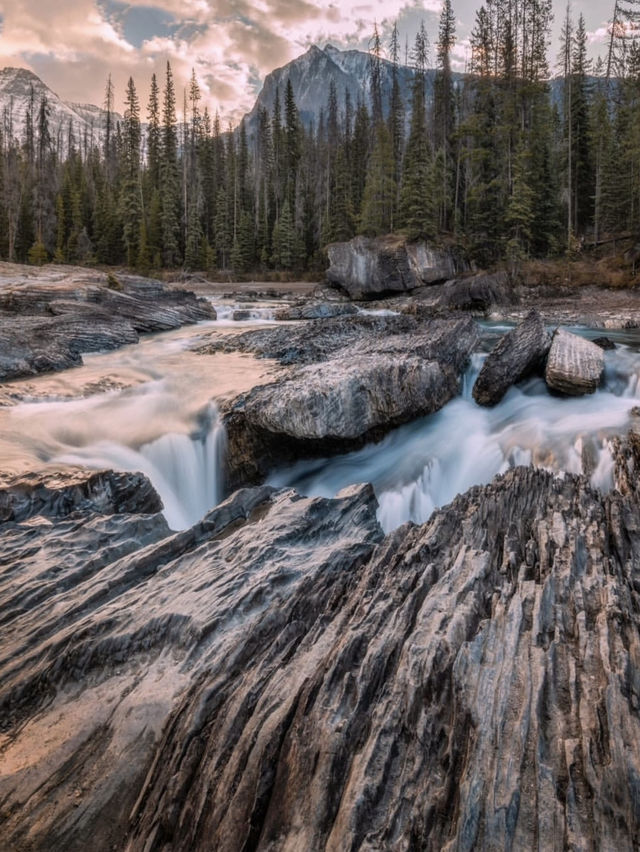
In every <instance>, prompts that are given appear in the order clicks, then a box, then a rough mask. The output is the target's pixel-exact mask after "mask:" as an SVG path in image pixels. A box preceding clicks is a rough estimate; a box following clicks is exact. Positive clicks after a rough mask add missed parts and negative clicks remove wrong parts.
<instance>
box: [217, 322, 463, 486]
mask: <svg viewBox="0 0 640 852" xmlns="http://www.w3.org/2000/svg"><path fill="white" fill-rule="evenodd" d="M478 339H479V330H478V327H477V325H476V323H475V322H474V321H473V320H472V319H471V318H469V317H462V318H458V319H455V320H453V319H449V320H432V321H420V320H417V319H416V318H414V317H407V316H393V317H360V316H356V317H337V318H334V319H329V320H316V321H312V322H309V323H307V324H305V325H304V326H301V327H300V326H297V327H295V328H288V327H274V328H271V329H265V330H261V331H256V332H255V333H252V334H245V335H237V336H234V338H233V339H229V337H227V338H226V339H225V340H224V342H223V345H224V346H225V347H226V348H229V347H237V348H238V349H240V351H249V352H253V353H256V354H260V355H266V356H267V357H272V358H277V359H278V360H280V362H281V363H282V364H286V365H291V364H295V365H296V366H295V367H294V368H293V369H290V370H289V371H288V372H287V373H286V374H285V375H282V374H280V376H279V377H278V378H277V379H276V380H275V381H274V382H271V383H270V384H267V385H261V386H259V387H256V388H254V389H253V390H252V391H251V392H250V393H248V394H242V395H240V396H239V397H237V398H236V399H234V400H231V401H229V402H228V403H227V404H226V405H225V412H224V423H225V426H226V431H227V439H228V452H227V486H228V487H229V489H233V488H237V487H239V486H240V485H246V484H254V483H257V482H260V481H261V480H262V479H263V477H264V476H266V475H267V474H268V473H269V472H270V471H271V470H272V469H273V468H274V467H276V466H278V465H280V464H284V463H289V462H291V461H294V460H296V459H298V458H300V457H307V458H311V457H317V456H326V455H329V454H334V453H337V452H346V451H348V450H351V449H356V448H357V447H360V446H362V445H363V444H364V443H366V442H367V441H372V440H378V439H380V438H381V437H382V436H383V435H384V434H386V433H387V432H389V431H390V430H391V429H393V428H394V427H396V426H399V425H400V424H402V423H407V422H409V421H410V420H413V419H415V418H417V417H420V416H423V415H426V414H430V413H432V412H434V411H437V410H438V409H439V408H441V407H442V406H443V405H445V403H447V402H448V401H449V400H450V399H451V398H452V397H453V396H455V395H456V394H457V393H458V391H459V385H460V375H461V373H462V371H463V370H464V368H465V366H466V364H467V363H468V361H469V357H470V355H471V354H472V353H473V352H474V350H475V348H476V346H477V343H478ZM216 345H217V344H216ZM205 351H209V350H208V349H207V350H205ZM298 365H299V366H298Z"/></svg>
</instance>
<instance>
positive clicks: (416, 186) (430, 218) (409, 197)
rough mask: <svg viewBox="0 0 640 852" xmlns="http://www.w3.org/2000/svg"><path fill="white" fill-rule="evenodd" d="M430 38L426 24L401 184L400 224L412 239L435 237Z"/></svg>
mask: <svg viewBox="0 0 640 852" xmlns="http://www.w3.org/2000/svg"><path fill="white" fill-rule="evenodd" d="M427 61H428V41H427V37H426V31H425V29H424V24H423V25H422V26H421V27H420V30H419V31H418V34H417V36H416V43H415V47H414V51H413V62H414V78H413V88H412V98H411V126H410V129H409V138H408V140H407V148H406V154H405V160H404V170H403V173H402V183H401V186H400V208H399V224H400V226H401V227H402V228H403V229H404V230H405V231H406V233H407V236H408V237H409V238H410V239H416V240H417V239H424V238H427V237H433V236H435V232H436V229H437V228H436V222H435V217H436V211H434V209H433V198H434V186H433V185H432V176H433V168H432V157H431V146H430V143H429V137H428V134H427V112H426V91H425V85H426V80H425V74H426V68H427Z"/></svg>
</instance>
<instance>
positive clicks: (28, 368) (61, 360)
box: [0, 267, 215, 381]
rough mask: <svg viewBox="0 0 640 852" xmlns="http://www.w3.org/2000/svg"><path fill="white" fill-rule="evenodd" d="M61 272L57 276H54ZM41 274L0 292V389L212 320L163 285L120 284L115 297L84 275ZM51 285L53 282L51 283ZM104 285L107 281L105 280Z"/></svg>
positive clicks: (198, 303) (188, 297)
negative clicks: (86, 355) (145, 336)
mask: <svg viewBox="0 0 640 852" xmlns="http://www.w3.org/2000/svg"><path fill="white" fill-rule="evenodd" d="M57 270H58V268H56V271H57ZM51 275H52V273H49V272H48V270H47V268H46V267H45V268H44V269H42V270H34V271H33V277H32V278H31V279H29V280H27V281H24V280H22V279H18V280H17V282H16V284H15V285H13V286H12V285H11V284H10V283H9V282H7V281H3V282H2V283H3V286H2V287H1V288H0V381H7V380H10V379H16V378H24V377H27V376H34V375H37V374H39V373H45V372H53V371H58V370H66V369H68V368H69V367H75V366H78V365H79V364H81V363H82V358H81V353H83V352H95V351H101V350H104V349H116V348H118V347H120V346H124V345H126V344H130V343H137V341H138V335H139V334H142V333H147V332H156V331H168V330H170V329H173V328H179V327H180V326H182V325H185V324H188V323H194V322H199V321H200V320H204V319H215V311H214V309H213V308H212V307H211V305H210V304H209V303H208V302H206V301H205V300H203V299H198V298H196V296H195V295H194V294H193V293H188V292H186V291H184V290H178V289H175V288H170V287H167V286H166V285H165V284H163V283H162V282H160V281H154V280H152V279H145V278H140V277H138V276H122V277H121V280H119V281H118V283H117V287H118V289H110V288H109V287H108V286H106V285H105V284H103V285H102V286H100V285H98V284H96V283H95V279H96V277H97V278H98V279H99V280H100V274H99V273H95V274H93V275H92V274H91V273H87V281H86V282H85V283H84V284H83V283H82V280H81V278H82V275H81V271H76V272H75V273H74V274H71V273H69V278H68V280H65V279H64V278H61V279H58V278H57V277H56V280H55V281H51V280H50V279H51ZM54 277H55V276H54ZM103 277H104V276H103Z"/></svg>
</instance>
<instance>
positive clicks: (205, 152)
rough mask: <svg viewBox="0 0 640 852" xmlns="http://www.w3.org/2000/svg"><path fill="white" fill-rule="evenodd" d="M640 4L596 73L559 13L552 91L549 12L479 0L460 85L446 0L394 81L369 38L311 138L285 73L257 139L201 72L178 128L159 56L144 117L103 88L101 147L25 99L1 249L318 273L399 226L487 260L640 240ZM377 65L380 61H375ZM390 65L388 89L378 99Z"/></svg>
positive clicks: (3, 136)
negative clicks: (355, 87) (404, 80)
mask: <svg viewBox="0 0 640 852" xmlns="http://www.w3.org/2000/svg"><path fill="white" fill-rule="evenodd" d="M639 11H640V0H617V2H616V4H615V9H614V15H613V22H612V26H611V37H610V45H609V51H608V56H607V57H606V61H604V60H598V62H597V63H596V64H595V65H594V66H592V63H591V61H590V60H589V58H588V56H587V32H586V28H585V22H584V18H583V17H582V16H580V17H579V18H578V20H577V21H574V20H573V19H572V16H571V12H570V9H569V7H567V13H566V17H565V20H564V23H563V31H562V40H561V51H560V56H559V59H558V62H559V72H560V76H559V80H558V81H555V82H553V81H550V70H551V69H550V67H549V63H548V48H549V46H550V30H551V23H552V12H551V0H486V2H485V3H484V5H482V6H481V7H480V9H479V10H478V11H477V13H476V18H475V25H474V28H473V31H472V34H471V38H470V48H471V53H470V58H469V64H468V69H467V72H466V73H465V74H464V75H459V74H454V72H453V70H452V53H453V49H454V47H455V44H456V34H455V16H454V12H453V8H452V4H451V0H445V2H444V6H443V10H442V14H441V18H440V24H439V29H438V33H437V37H436V39H435V44H434V51H433V53H434V57H433V59H435V69H436V70H435V75H434V76H433V85H432V86H430V85H428V79H429V75H428V68H429V67H430V63H431V62H432V56H431V45H430V40H429V37H428V33H427V31H426V28H425V26H424V24H422V26H421V27H420V29H419V31H418V33H417V36H416V39H415V43H414V45H413V47H412V49H411V52H410V64H411V66H412V68H413V77H412V84H411V91H410V92H408V93H407V92H402V91H401V87H400V84H399V67H400V38H399V33H398V29H397V26H396V27H394V28H393V32H392V36H391V39H390V43H389V44H388V45H387V46H386V48H385V47H384V46H383V44H382V42H381V38H380V36H379V33H378V31H377V28H376V30H375V31H374V35H373V39H372V43H371V48H370V62H369V81H368V82H369V93H370V94H369V97H368V98H367V99H366V100H365V99H360V100H359V101H357V102H356V103H353V102H352V100H351V98H350V95H349V92H348V91H347V92H345V93H340V92H338V91H337V90H336V87H335V85H333V84H331V85H330V87H329V90H328V96H327V102H326V104H325V105H324V107H323V109H322V111H321V113H320V116H319V118H318V120H317V121H316V122H315V123H314V124H313V125H311V126H305V125H304V124H303V122H302V121H301V117H300V113H299V110H298V106H297V104H296V98H295V92H294V90H293V87H292V85H291V82H290V81H288V82H287V84H286V86H285V88H284V91H279V90H278V91H276V95H275V98H274V101H273V104H272V105H271V108H270V109H266V108H261V109H260V110H259V112H258V115H257V124H256V130H255V132H254V133H251V135H250V136H249V134H248V131H247V127H246V124H245V122H244V121H242V122H241V123H240V125H239V127H238V128H236V129H235V130H234V131H231V129H228V130H226V131H223V129H222V128H221V123H220V119H219V117H218V115H217V114H216V115H215V116H213V117H212V116H211V115H210V114H209V112H208V110H207V109H206V108H205V109H202V108H201V100H202V98H201V92H200V88H199V86H198V83H197V80H196V78H195V75H192V79H191V82H190V85H189V88H188V90H187V91H186V92H185V95H184V105H183V110H182V120H181V121H180V123H179V122H178V117H177V104H176V88H175V83H174V79H173V75H172V70H171V66H170V64H167V67H166V74H165V77H164V80H163V81H162V88H161V86H160V84H159V82H158V80H157V78H156V76H155V75H154V76H153V78H152V81H151V89H150V96H149V102H148V106H147V111H146V115H145V119H146V121H145V125H144V126H143V123H142V117H141V107H140V103H139V99H138V95H137V91H136V86H135V83H134V81H133V80H132V79H130V80H129V83H128V86H127V91H126V99H125V112H124V118H123V120H116V116H115V113H114V110H113V102H114V93H113V86H112V84H111V80H109V82H108V84H107V90H106V98H105V107H106V124H105V127H104V132H103V134H102V139H101V142H100V144H96V145H88V144H87V140H86V139H84V140H81V139H77V138H76V137H75V135H74V128H73V126H72V125H70V126H69V128H68V131H67V133H66V138H64V140H61V139H60V135H58V136H57V137H56V139H54V138H52V134H51V132H50V127H49V106H48V104H47V101H46V99H45V98H43V99H42V100H41V101H40V102H39V103H36V102H35V98H34V97H33V96H32V98H31V101H30V103H29V104H28V107H27V113H26V120H25V128H24V133H23V134H22V138H20V139H17V138H14V137H13V136H12V135H11V134H10V133H8V132H6V130H5V132H2V131H1V130H0V166H1V167H0V257H2V258H3V259H8V260H12V261H13V260H15V261H23V262H24V261H29V262H32V263H43V262H47V261H49V260H56V261H60V262H71V263H74V262H82V263H88V262H96V263H100V264H109V265H111V264H113V265H121V264H126V265H127V266H129V267H132V268H135V269H139V270H141V271H145V272H146V271H149V270H151V269H162V268H169V269H175V268H180V267H182V268H185V269H188V270H207V271H215V270H229V271H233V272H234V273H239V274H241V273H246V272H249V271H257V270H269V269H274V270H291V271H296V272H300V271H303V270H311V271H313V270H317V269H321V268H323V266H324V255H323V249H324V247H325V246H326V245H327V244H328V243H330V242H333V241H339V240H347V239H350V238H351V237H353V236H355V235H357V234H365V235H371V236H375V235H379V234H387V233H399V234H403V235H405V236H406V237H408V238H409V239H411V240H417V239H426V240H429V241H432V242H434V243H446V244H448V245H451V246H454V247H457V248H459V250H460V251H461V252H464V253H465V254H466V255H467V256H468V257H470V258H471V259H474V260H475V261H476V262H477V263H478V264H480V265H491V264H495V263H497V262H499V261H503V260H505V259H507V260H509V261H511V262H514V263H517V262H519V261H520V260H522V259H524V258H528V257H548V256H560V255H564V254H567V253H569V254H571V253H574V252H576V251H578V250H579V249H580V247H581V246H582V244H583V243H584V242H585V240H587V241H592V242H594V243H598V242H599V241H601V240H603V239H605V238H607V237H615V236H620V235H623V234H629V233H630V234H636V233H637V232H638V230H639V228H640V42H639V41H638V40H637V39H636V38H635V31H636V25H637V24H638V23H640V21H639V17H640V16H639V15H638V12H639ZM385 53H387V54H388V58H385V56H384V54H385ZM383 63H390V68H391V86H390V90H389V91H386V90H384V91H383V88H384V86H383V77H384V75H383V73H382V72H383Z"/></svg>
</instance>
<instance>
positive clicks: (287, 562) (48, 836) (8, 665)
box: [0, 486, 382, 852]
mask: <svg viewBox="0 0 640 852" xmlns="http://www.w3.org/2000/svg"><path fill="white" fill-rule="evenodd" d="M375 511H376V502H375V498H374V496H373V491H372V489H371V488H370V487H369V486H364V487H362V488H360V489H352V490H351V492H350V493H349V494H345V496H343V497H342V498H341V499H338V500H331V501H329V500H302V499H300V498H299V497H298V496H297V495H295V494H294V493H293V492H291V491H286V492H274V491H273V489H270V488H258V489H253V490H251V491H244V492H239V493H237V494H236V495H234V497H233V498H232V499H230V500H229V501H227V502H226V503H224V504H223V505H221V506H220V507H218V508H217V509H216V510H215V511H214V512H212V513H211V514H210V515H208V516H207V517H206V518H205V519H204V520H203V521H202V522H201V523H200V524H198V525H197V526H196V527H194V528H193V529H192V530H188V531H187V532H185V533H181V534H179V535H172V536H167V530H166V525H165V524H164V522H163V519H162V518H161V516H157V515H156V516H144V517H142V516H138V515H131V516H116V515H110V516H102V515H96V514H92V513H89V514H87V515H86V517H85V518H84V519H78V518H75V519H73V520H72V519H68V520H67V519H60V520H59V521H58V523H57V524H56V526H55V527H52V526H51V525H49V524H43V525H39V526H33V525H26V524H25V525H15V524H9V525H5V527H4V528H0V552H2V558H1V559H0V565H2V568H1V569H0V572H1V573H0V625H1V630H0V673H1V674H0V708H1V709H0V742H1V743H2V748H3V760H2V762H1V763H0V821H1V822H2V827H3V829H2V838H3V839H2V845H3V847H6V848H11V849H12V850H16V852H17V850H21V849H25V848H27V847H29V848H31V849H33V850H36V849H41V850H45V849H46V850H51V849H60V848H65V849H68V850H70V852H71V850H86V848H87V846H86V844H87V840H86V838H87V837H91V847H92V848H95V849H111V848H119V849H124V848H125V846H126V843H127V838H126V835H127V834H128V831H129V829H130V828H132V826H133V824H132V823H131V822H130V815H131V814H132V812H133V810H134V807H135V805H136V801H137V799H138V796H139V794H140V793H141V792H142V789H143V786H144V779H145V775H146V774H147V773H148V772H149V771H150V769H151V767H152V765H153V762H154V756H155V754H156V753H159V752H158V748H159V746H160V743H161V741H162V739H163V736H164V730H165V726H166V725H167V723H168V722H169V719H170V715H171V713H172V712H173V710H174V709H177V707H178V706H179V705H180V704H181V703H182V702H183V701H184V700H185V699H186V697H187V695H189V694H191V693H192V691H193V689H194V688H195V687H196V684H198V683H204V680H203V678H204V679H205V680H206V681H207V682H208V683H210V685H211V686H212V687H213V689H214V691H215V686H214V684H215V682H216V680H217V679H218V678H219V676H220V674H222V671H223V670H224V669H227V667H229V668H228V669H227V670H228V671H231V670H232V669H233V670H234V671H235V672H236V675H237V677H238V684H239V682H240V680H241V679H242V677H243V673H242V672H243V668H244V666H245V665H247V666H248V668H247V673H249V674H250V676H251V677H253V672H252V671H249V668H250V664H249V659H250V657H251V655H252V653H253V651H252V649H253V648H254V647H260V646H261V643H262V640H263V639H264V641H265V642H266V643H268V645H270V646H271V647H272V651H274V652H275V653H276V655H281V654H284V657H285V658H286V656H287V654H288V653H290V652H291V651H295V648H296V647H297V644H298V642H297V640H298V639H302V638H304V636H305V634H307V632H308V629H309V628H311V629H312V630H314V631H319V632H318V633H317V637H318V638H320V636H321V634H322V632H323V631H322V623H323V621H324V619H325V612H327V611H330V610H331V609H333V608H335V606H336V605H338V606H339V605H340V604H339V599H340V595H341V592H340V590H341V589H342V596H343V597H344V595H346V594H348V591H349V589H350V587H351V584H352V583H353V580H354V575H353V574H352V573H351V572H352V569H353V567H354V566H361V565H362V564H363V563H364V562H365V561H366V559H367V558H368V557H369V555H370V554H371V552H372V550H373V548H374V547H375V544H376V543H377V542H378V541H380V540H381V538H382V533H381V530H380V528H379V526H378V523H377V521H376V517H375ZM8 578H9V579H10V582H8V583H7V582H5V580H7V579H8ZM321 578H324V579H321ZM310 581H311V584H310ZM304 589H307V591H308V595H307V594H306V593H305V592H304V591H303V590H304ZM325 593H329V597H328V598H327V597H325ZM301 595H302V596H301ZM294 598H295V599H297V600H298V601H299V602H300V603H303V599H304V601H305V602H304V604H303V609H300V610H297V611H296V610H290V609H289V607H288V604H287V601H292V600H293V599H294ZM281 607H282V610H281ZM327 608H328V610H327ZM280 610H281V612H282V614H281V615H280V614H279V613H280ZM283 619H285V620H286V622H288V623H287V624H285V621H283ZM239 624H242V635H243V636H244V639H245V640H247V644H246V646H245V648H244V649H242V648H240V647H238V646H237V645H236V640H237V639H238V638H239V634H238V631H237V627H238V625H239ZM273 640H275V643H276V645H275V646H273V645H272V642H273ZM276 646H278V647H279V650H277V649H276ZM287 648H289V649H290V650H289V651H287ZM226 649H228V650H229V651H230V652H231V654H232V656H228V657H227V656H226ZM247 655H248V656H247ZM221 663H222V666H223V669H222V670H220V671H219V672H218V674H216V672H215V669H216V668H218V667H219V665H220V664H221ZM264 674H267V670H265V672H264ZM258 684H259V681H256V682H255V686H256V688H258ZM225 691H227V690H226V688H225ZM224 694H225V693H224V692H223V691H221V692H219V693H218V695H217V698H215V699H214V701H223V700H224ZM227 694H228V695H229V697H230V693H228V692H227ZM256 694H257V693H256ZM196 700H197V699H196ZM249 707H250V702H249V703H248V704H247V705H246V706H245V710H244V711H243V710H240V711H239V716H238V720H237V721H238V722H239V723H241V724H242V722H241V720H242V719H244V717H245V711H246V710H248V709H249ZM209 709H210V705H209V704H208V703H207V702H205V707H203V710H204V712H205V714H206V713H208V712H209ZM229 721H231V717H229ZM239 730H241V728H240V729H239ZM45 732H46V733H45ZM199 742H200V741H199V740H198V739H197V740H196V741H194V742H193V744H192V745H193V746H195V747H196V750H195V751H193V750H191V748H189V751H190V754H191V758H190V759H192V758H193V757H194V756H195V754H196V753H197V752H198V750H199V747H198V746H199ZM202 744H204V740H203V741H202ZM25 758H26V763H25ZM181 778H182V776H180V778H176V779H175V781H174V783H173V784H172V785H169V786H174V787H175V784H176V783H178V786H179V783H180V780H181ZM176 789H177V787H176ZM167 817H168V820H169V822H171V819H172V817H171V815H170V814H168V815H167ZM149 840H150V842H151V836H150V837H149ZM203 842H204V845H205V846H207V845H208V841H206V840H205V841H203ZM131 843H133V844H134V848H135V843H136V842H135V841H134V840H132V841H131ZM208 848H221V847H218V846H217V844H216V845H214V847H211V846H208Z"/></svg>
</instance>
